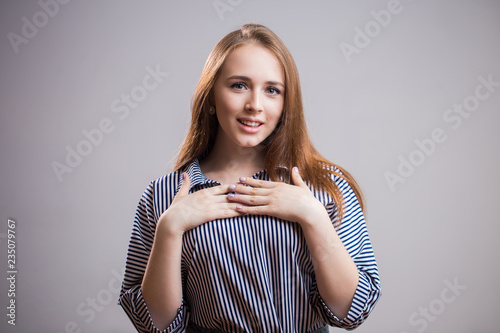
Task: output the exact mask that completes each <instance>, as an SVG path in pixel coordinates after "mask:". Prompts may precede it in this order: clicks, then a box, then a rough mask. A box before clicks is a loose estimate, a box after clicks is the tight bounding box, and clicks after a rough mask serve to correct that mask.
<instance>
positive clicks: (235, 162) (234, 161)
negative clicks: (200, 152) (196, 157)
mask: <svg viewBox="0 0 500 333" xmlns="http://www.w3.org/2000/svg"><path fill="white" fill-rule="evenodd" d="M265 158H266V154H265V151H264V149H263V147H261V146H258V147H250V148H244V147H240V146H237V145H235V144H234V143H233V142H229V141H228V140H217V139H216V140H215V143H214V146H213V148H212V150H211V151H210V153H209V154H208V155H207V156H206V157H205V158H204V159H203V160H202V161H200V167H201V170H202V171H203V173H204V174H205V176H207V177H208V178H209V179H212V180H215V181H218V182H219V183H221V184H234V183H237V182H238V181H239V178H240V177H241V176H245V177H250V176H252V175H253V174H255V173H256V172H258V171H260V170H263V169H264V168H265Z"/></svg>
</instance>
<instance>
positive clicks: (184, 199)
mask: <svg viewBox="0 0 500 333" xmlns="http://www.w3.org/2000/svg"><path fill="white" fill-rule="evenodd" d="M182 177H183V183H182V186H181V188H180V189H179V192H177V194H176V196H175V198H174V200H173V201H172V203H171V205H170V206H169V207H168V209H167V210H165V211H164V212H163V214H162V215H161V216H160V219H159V220H158V224H159V228H161V229H162V230H165V231H166V232H167V233H168V234H170V235H179V236H181V235H182V234H183V233H184V232H186V231H188V230H190V229H193V228H195V227H197V226H199V225H201V224H203V223H205V222H208V221H211V220H215V219H219V218H231V217H235V216H239V215H242V213H241V212H239V211H238V210H237V209H236V207H237V206H242V204H240V203H235V202H229V201H228V199H227V193H228V192H232V190H233V189H232V188H231V187H230V186H231V185H218V186H214V187H210V188H206V189H203V190H199V191H197V192H194V193H191V194H190V193H189V189H190V185H191V180H190V179H189V176H188V175H187V173H183V174H182Z"/></svg>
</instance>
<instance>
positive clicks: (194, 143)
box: [119, 24, 380, 333]
mask: <svg viewBox="0 0 500 333" xmlns="http://www.w3.org/2000/svg"><path fill="white" fill-rule="evenodd" d="M379 296H380V281H379V275H378V270H377V265H376V262H375V258H374V256H373V251H372V246H371V243H370V239H369V237H368V233H367V229H366V225H365V221H364V217H363V211H362V200H361V192H360V190H359V188H358V185H357V184H356V182H355V181H354V179H353V178H352V177H351V175H349V173H347V172H346V171H345V170H343V169H342V168H340V167H339V166H336V165H335V164H333V163H331V162H329V161H328V160H326V159H325V158H323V157H322V156H321V155H320V154H319V153H318V152H317V151H316V150H315V149H314V147H313V146H312V144H311V142H310V140H309V138H308V136H307V132H306V125H305V121H304V114H303V109H302V100H301V90H300V83H299V77H298V72H297V69H296V67H295V63H294V61H293V59H292V56H291V55H290V53H289V51H288V50H287V48H286V47H285V45H284V44H283V42H282V41H281V40H280V39H279V38H278V37H277V36H276V35H275V34H274V33H273V32H272V31H270V30H269V29H268V28H266V27H264V26H261V25H256V24H248V25H245V26H243V27H242V28H241V29H240V30H237V31H234V32H232V33H230V34H228V35H227V36H225V37H224V38H223V39H222V40H221V41H220V42H219V43H218V44H217V45H216V46H215V48H214V50H213V51H212V52H211V54H210V56H209V57H208V60H207V62H206V64H205V67H204V69H203V72H202V74H201V78H200V81H199V83H198V86H197V88H196V91H195V94H194V96H193V101H192V120H191V125H190V128H189V133H188V135H187V137H186V139H185V141H184V143H183V145H182V147H181V149H180V153H179V156H178V159H177V164H176V166H175V171H174V172H172V173H170V174H168V175H166V176H164V177H161V178H159V179H157V180H155V181H153V182H151V184H150V185H149V186H148V188H147V189H146V191H145V192H144V194H143V195H142V198H141V200H140V202H139V205H138V208H137V213H136V216H135V221H134V226H133V231H132V237H131V240H130V245H129V250H128V256H127V263H126V271H125V278H124V281H123V286H122V290H121V293H120V300H119V304H120V305H121V306H122V307H123V308H124V310H125V311H126V313H127V314H128V316H129V317H130V318H131V320H132V322H133V324H134V325H135V327H136V329H137V330H138V331H139V332H185V331H187V332H265V333H267V332H286V333H289V332H327V331H328V326H327V325H332V326H337V327H342V328H346V329H352V328H355V327H357V326H358V325H360V324H361V323H362V322H363V321H364V320H365V319H366V317H367V316H368V314H369V313H370V311H371V310H372V309H373V307H374V305H375V303H376V301H377V299H378V298H379Z"/></svg>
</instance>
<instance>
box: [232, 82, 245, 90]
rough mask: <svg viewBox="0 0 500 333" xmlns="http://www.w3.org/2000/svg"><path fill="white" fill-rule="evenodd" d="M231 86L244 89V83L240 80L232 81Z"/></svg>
mask: <svg viewBox="0 0 500 333" xmlns="http://www.w3.org/2000/svg"><path fill="white" fill-rule="evenodd" d="M231 88H234V89H236V90H243V89H245V84H244V83H241V82H237V83H233V84H232V85H231Z"/></svg>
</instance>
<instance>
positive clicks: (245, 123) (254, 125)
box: [238, 119, 262, 127]
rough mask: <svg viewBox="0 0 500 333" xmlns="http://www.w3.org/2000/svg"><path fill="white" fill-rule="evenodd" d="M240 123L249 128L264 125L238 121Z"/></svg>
mask: <svg viewBox="0 0 500 333" xmlns="http://www.w3.org/2000/svg"><path fill="white" fill-rule="evenodd" d="M238 121H239V122H240V123H241V124H243V125H245V126H248V127H259V126H260V125H262V123H259V122H256V121H247V120H241V119H238Z"/></svg>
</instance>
